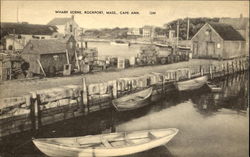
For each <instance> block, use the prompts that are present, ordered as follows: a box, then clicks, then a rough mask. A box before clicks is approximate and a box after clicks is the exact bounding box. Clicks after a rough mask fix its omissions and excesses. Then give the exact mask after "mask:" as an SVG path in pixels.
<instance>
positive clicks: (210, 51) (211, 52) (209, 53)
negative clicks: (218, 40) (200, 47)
mask: <svg viewBox="0 0 250 157" xmlns="http://www.w3.org/2000/svg"><path fill="white" fill-rule="evenodd" d="M214 54H215V43H214V42H208V43H207V56H208V57H210V58H212V57H213V56H214Z"/></svg>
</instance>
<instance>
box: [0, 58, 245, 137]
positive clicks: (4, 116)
mask: <svg viewBox="0 0 250 157" xmlns="http://www.w3.org/2000/svg"><path fill="white" fill-rule="evenodd" d="M248 68H249V65H248V59H246V58H238V59H234V60H226V61H221V62H219V63H218V64H207V65H201V66H191V67H186V69H187V70H168V71H167V70H166V71H165V72H164V73H149V74H145V75H142V76H137V77H128V78H120V79H117V80H110V81H107V82H101V83H90V84H88V83H87V82H86V79H85V78H82V84H81V85H67V86H62V87H58V88H50V89H42V90H36V91H33V92H30V93H29V94H25V95H23V96H20V97H11V98H4V99H0V104H1V105H0V111H1V112H0V140H1V138H3V137H6V136H9V135H12V134H15V133H20V132H24V131H34V132H35V131H36V130H38V129H39V128H40V127H41V126H46V125H48V124H53V123H55V122H58V121H63V120H66V119H71V118H75V117H79V116H83V115H88V114H89V113H91V112H95V111H100V110H103V109H107V108H110V107H111V106H112V105H111V101H112V100H113V99H114V98H117V97H120V96H123V95H125V94H129V93H133V92H136V91H138V90H141V89H144V88H148V87H149V86H152V87H153V94H152V100H153V101H157V100H159V99H161V98H162V97H164V94H166V93H168V92H171V91H173V90H175V88H174V86H173V84H174V83H175V82H176V81H180V80H183V79H191V78H193V77H197V76H203V75H207V76H208V77H209V79H211V80H212V79H215V78H218V77H224V76H227V75H232V74H237V73H239V72H244V71H246V70H248Z"/></svg>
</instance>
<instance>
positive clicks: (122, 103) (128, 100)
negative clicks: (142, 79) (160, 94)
mask: <svg viewBox="0 0 250 157" xmlns="http://www.w3.org/2000/svg"><path fill="white" fill-rule="evenodd" d="M152 90H153V88H152V87H150V88H147V89H144V90H142V91H139V92H136V93H133V94H130V95H126V96H123V97H121V98H118V99H115V100H113V101H112V104H113V106H114V107H115V108H116V110H117V111H128V110H134V109H137V108H140V107H143V106H146V105H148V104H149V102H150V98H151V94H152Z"/></svg>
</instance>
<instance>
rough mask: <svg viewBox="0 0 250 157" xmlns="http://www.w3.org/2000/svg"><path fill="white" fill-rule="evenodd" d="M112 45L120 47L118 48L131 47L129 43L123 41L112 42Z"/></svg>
mask: <svg viewBox="0 0 250 157" xmlns="http://www.w3.org/2000/svg"><path fill="white" fill-rule="evenodd" d="M110 44H111V45H118V46H130V43H129V42H125V41H122V40H116V41H111V42H110Z"/></svg>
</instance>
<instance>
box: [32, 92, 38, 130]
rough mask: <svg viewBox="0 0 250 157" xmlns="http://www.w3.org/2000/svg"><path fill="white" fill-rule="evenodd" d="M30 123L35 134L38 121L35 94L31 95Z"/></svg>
mask: <svg viewBox="0 0 250 157" xmlns="http://www.w3.org/2000/svg"><path fill="white" fill-rule="evenodd" d="M30 114H31V115H30V117H31V123H32V130H33V131H34V132H36V130H38V128H39V122H38V121H39V120H38V102H37V94H36V93H35V92H32V93H31V112H30Z"/></svg>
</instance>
